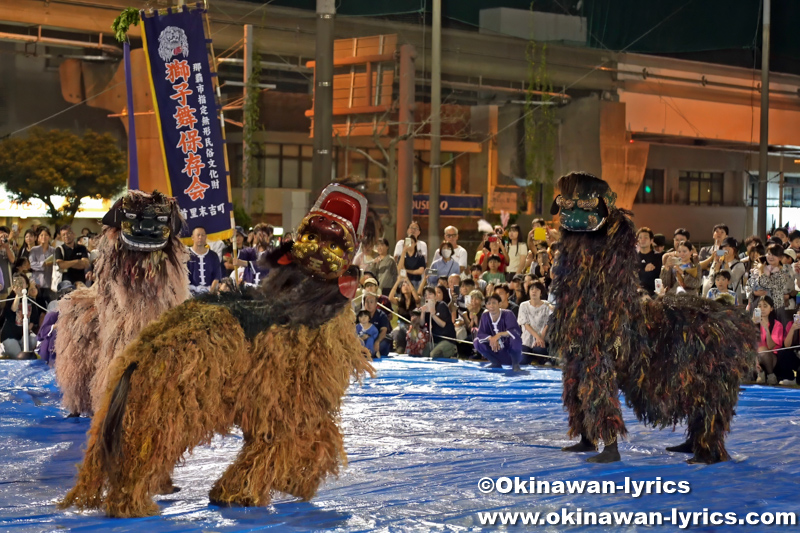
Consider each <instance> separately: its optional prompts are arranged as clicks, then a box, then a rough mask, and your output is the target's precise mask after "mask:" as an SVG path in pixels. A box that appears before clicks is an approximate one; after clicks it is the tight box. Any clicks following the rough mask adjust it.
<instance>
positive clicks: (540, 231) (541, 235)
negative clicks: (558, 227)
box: [533, 228, 547, 241]
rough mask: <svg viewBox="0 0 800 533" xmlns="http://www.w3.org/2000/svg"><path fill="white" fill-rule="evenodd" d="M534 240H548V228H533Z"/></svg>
mask: <svg viewBox="0 0 800 533" xmlns="http://www.w3.org/2000/svg"><path fill="white" fill-rule="evenodd" d="M533 240H534V241H546V240H547V228H535V229H534V230H533Z"/></svg>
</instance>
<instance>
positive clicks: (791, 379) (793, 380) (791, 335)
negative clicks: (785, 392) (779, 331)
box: [773, 314, 800, 385]
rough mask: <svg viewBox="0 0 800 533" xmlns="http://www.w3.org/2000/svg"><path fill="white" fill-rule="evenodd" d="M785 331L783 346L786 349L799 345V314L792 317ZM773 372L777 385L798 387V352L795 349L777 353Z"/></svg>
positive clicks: (799, 378) (799, 381)
mask: <svg viewBox="0 0 800 533" xmlns="http://www.w3.org/2000/svg"><path fill="white" fill-rule="evenodd" d="M785 330H786V331H785V335H784V339H783V345H784V346H785V347H786V348H789V347H790V346H797V345H798V344H800V334H798V333H799V332H800V314H797V315H794V320H792V321H790V322H789V323H788V324H786V328H785ZM773 372H774V373H775V379H777V380H778V382H779V383H778V384H779V385H800V351H798V349H797V348H791V349H785V350H780V351H778V359H777V361H776V362H775V368H774V369H773Z"/></svg>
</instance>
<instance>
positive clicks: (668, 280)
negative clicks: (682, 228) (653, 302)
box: [653, 241, 700, 296]
mask: <svg viewBox="0 0 800 533" xmlns="http://www.w3.org/2000/svg"><path fill="white" fill-rule="evenodd" d="M660 279H661V282H662V284H663V287H662V288H661V289H660V290H659V294H658V295H659V296H661V295H662V294H681V293H686V294H693V295H695V296H696V295H697V291H698V289H699V288H700V268H699V266H698V264H697V261H696V260H695V258H694V245H693V244H692V243H691V242H689V241H684V242H682V243H681V244H680V245H679V246H678V255H677V256H671V257H669V258H668V259H667V263H666V264H665V265H664V266H663V267H662V268H661V277H660ZM654 288H655V287H654ZM653 292H654V293H655V290H654V291H653Z"/></svg>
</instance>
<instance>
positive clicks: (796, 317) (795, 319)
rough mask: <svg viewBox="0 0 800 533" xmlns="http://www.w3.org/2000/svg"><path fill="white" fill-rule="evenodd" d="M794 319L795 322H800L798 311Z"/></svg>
mask: <svg viewBox="0 0 800 533" xmlns="http://www.w3.org/2000/svg"><path fill="white" fill-rule="evenodd" d="M793 320H794V323H795V324H797V323H798V322H800V313H797V314H796V315H794V319H793Z"/></svg>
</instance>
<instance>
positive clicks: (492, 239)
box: [487, 235, 497, 242]
mask: <svg viewBox="0 0 800 533" xmlns="http://www.w3.org/2000/svg"><path fill="white" fill-rule="evenodd" d="M487 240H488V241H489V242H497V235H492V236H491V237H489V238H488V239H487Z"/></svg>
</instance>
